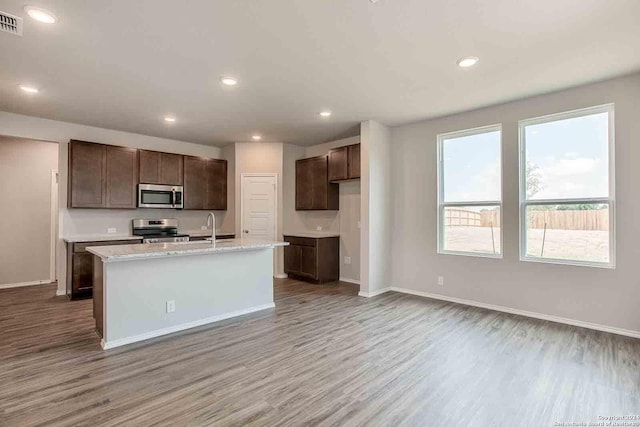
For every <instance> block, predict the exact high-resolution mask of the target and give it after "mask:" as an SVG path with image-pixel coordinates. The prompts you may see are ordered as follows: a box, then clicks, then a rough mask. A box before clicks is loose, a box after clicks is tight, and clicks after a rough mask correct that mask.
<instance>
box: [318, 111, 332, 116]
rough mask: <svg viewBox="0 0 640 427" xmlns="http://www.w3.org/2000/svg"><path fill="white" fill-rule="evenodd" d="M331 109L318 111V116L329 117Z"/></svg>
mask: <svg viewBox="0 0 640 427" xmlns="http://www.w3.org/2000/svg"><path fill="white" fill-rule="evenodd" d="M330 116H331V111H320V117H330Z"/></svg>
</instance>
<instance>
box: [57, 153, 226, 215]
mask: <svg viewBox="0 0 640 427" xmlns="http://www.w3.org/2000/svg"><path fill="white" fill-rule="evenodd" d="M139 183H143V184H159V185H182V186H184V209H202V210H205V209H206V210H226V209H227V161H226V160H218V159H209V158H204V157H194V156H182V155H180V154H171V153H161V152H157V151H150V150H138V149H136V148H126V147H118V146H115V145H104V144H96V143H92V142H85V141H76V140H71V141H70V142H69V187H68V198H67V199H68V206H69V207H70V208H118V209H135V208H136V207H137V193H138V191H137V190H138V188H137V186H138V184H139Z"/></svg>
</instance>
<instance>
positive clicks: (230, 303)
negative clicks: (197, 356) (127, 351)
mask: <svg viewBox="0 0 640 427" xmlns="http://www.w3.org/2000/svg"><path fill="white" fill-rule="evenodd" d="M286 245H287V243H285V242H276V241H264V240H254V239H246V238H244V239H231V240H222V241H218V242H216V244H215V246H214V245H213V244H212V243H211V242H184V243H153V244H136V245H118V246H94V247H88V248H87V251H88V252H90V253H92V254H94V291H93V298H94V299H93V311H94V318H95V320H96V331H97V332H98V334H99V335H100V336H101V337H102V340H101V345H102V348H103V349H105V350H106V349H109V348H113V347H118V346H121V345H125V344H130V343H133V342H137V341H142V340H146V339H150V338H154V337H158V336H161V335H166V334H170V333H173V332H177V331H181V330H184V329H189V328H193V327H196V326H201V325H205V324H208V323H212V322H217V321H220V320H223V319H228V318H231V317H235V316H240V315H243V314H248V313H252V312H255V311H260V310H265V309H269V308H273V307H274V303H273V249H274V248H275V247H277V246H286Z"/></svg>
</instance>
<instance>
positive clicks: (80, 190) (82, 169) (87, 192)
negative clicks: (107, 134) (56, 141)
mask: <svg viewBox="0 0 640 427" xmlns="http://www.w3.org/2000/svg"><path fill="white" fill-rule="evenodd" d="M137 184H138V150H137V149H135V148H125V147H117V146H114V145H103V144H94V143H92V142H84V141H75V140H71V141H70V142H69V188H68V205H69V207H70V208H119V209H135V207H136V185H137Z"/></svg>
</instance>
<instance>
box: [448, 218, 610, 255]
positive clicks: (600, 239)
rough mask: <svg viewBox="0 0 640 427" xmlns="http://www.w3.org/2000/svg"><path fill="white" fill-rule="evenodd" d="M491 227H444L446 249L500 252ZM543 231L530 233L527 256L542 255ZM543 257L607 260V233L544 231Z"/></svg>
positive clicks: (495, 233)
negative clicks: (545, 233)
mask: <svg viewBox="0 0 640 427" xmlns="http://www.w3.org/2000/svg"><path fill="white" fill-rule="evenodd" d="M493 233H494V239H493V240H492V236H491V228H490V227H464V226H456V227H447V228H446V230H445V242H446V243H445V245H446V249H447V250H451V251H467V252H469V251H470V252H482V253H493V247H494V243H495V250H496V252H498V253H499V252H500V229H497V228H494V229H493ZM542 236H543V230H541V229H532V230H529V245H528V251H527V255H529V256H537V257H540V256H541V251H542ZM542 257H543V258H556V259H573V260H580V261H595V262H608V261H609V232H607V231H583V230H547V235H546V238H545V243H544V253H543V254H542Z"/></svg>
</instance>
